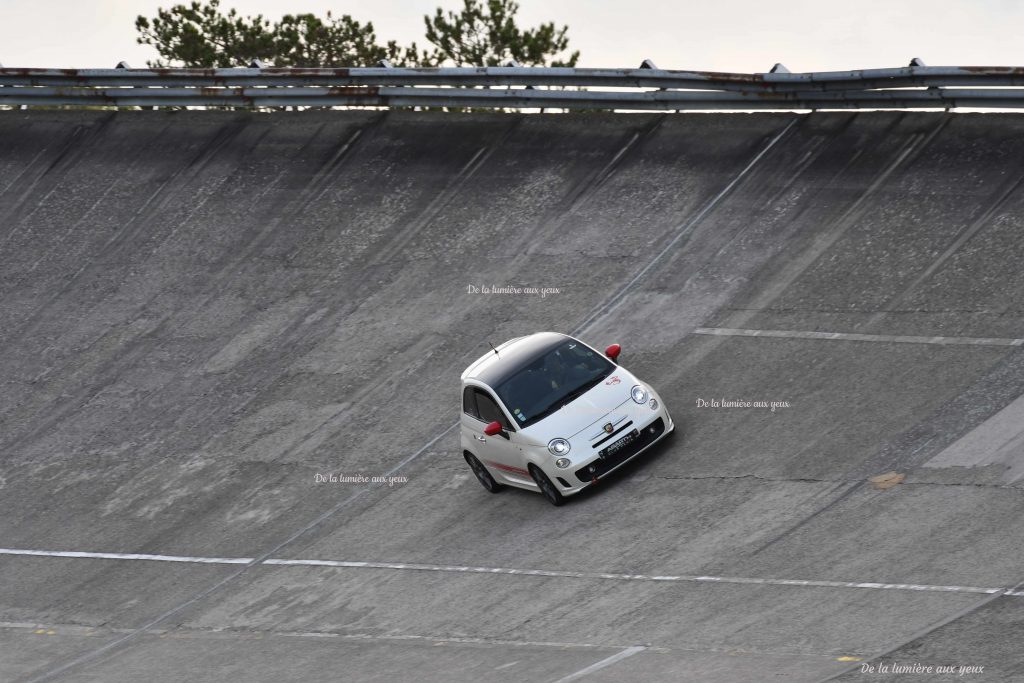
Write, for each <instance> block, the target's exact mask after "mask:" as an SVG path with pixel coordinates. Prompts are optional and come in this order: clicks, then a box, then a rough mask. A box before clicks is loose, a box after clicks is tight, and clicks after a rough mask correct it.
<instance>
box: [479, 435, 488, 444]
mask: <svg viewBox="0 0 1024 683" xmlns="http://www.w3.org/2000/svg"><path fill="white" fill-rule="evenodd" d="M476 440H477V441H480V442H481V443H487V439H485V438H484V437H482V436H478V437H476Z"/></svg>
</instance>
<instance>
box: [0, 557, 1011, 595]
mask: <svg viewBox="0 0 1024 683" xmlns="http://www.w3.org/2000/svg"><path fill="white" fill-rule="evenodd" d="M0 555H14V556H33V557H58V558H69V559H90V560H142V561H149V562H185V563H195V564H249V563H251V562H253V558H251V557H189V556H182V555H142V554H137V553H99V552H81V551H65V550H22V549H17V548H0ZM256 564H257V565H271V566H278V567H330V568H339V569H390V570H394V571H425V572H442V573H455V574H501V575H505V576H541V577H545V578H564V579H599V580H605V581H650V582H662V583H666V582H667V583H722V584H731V585H753V586H792V587H797V588H857V589H867V590H899V591H917V592H926V593H976V594H985V595H995V594H999V593H1001V594H1003V595H1007V596H1010V597H1024V591H1014V590H1012V589H1010V588H991V587H981V586H956V585H954V586H939V585H932V584H917V583H880V582H875V581H862V582H857V581H819V580H810V579H761V578H751V577H742V576H696V575H686V574H617V573H607V572H574V571H567V570H557V569H555V570H552V569H517V568H513V567H476V566H471V565H444V564H421V563H408V562H357V561H351V560H303V559H277V558H267V559H264V560H261V561H259V562H257V563H256Z"/></svg>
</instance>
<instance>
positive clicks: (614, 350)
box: [604, 344, 622, 360]
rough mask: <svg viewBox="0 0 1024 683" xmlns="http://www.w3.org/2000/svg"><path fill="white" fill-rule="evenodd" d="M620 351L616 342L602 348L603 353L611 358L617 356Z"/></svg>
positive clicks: (620, 348) (613, 358)
mask: <svg viewBox="0 0 1024 683" xmlns="http://www.w3.org/2000/svg"><path fill="white" fill-rule="evenodd" d="M620 353H622V347H621V346H619V345H618V344H612V345H611V346H609V347H608V348H607V349H605V350H604V355H606V356H608V357H609V358H611V359H612V360H615V359H616V358H618V357H619V354H620Z"/></svg>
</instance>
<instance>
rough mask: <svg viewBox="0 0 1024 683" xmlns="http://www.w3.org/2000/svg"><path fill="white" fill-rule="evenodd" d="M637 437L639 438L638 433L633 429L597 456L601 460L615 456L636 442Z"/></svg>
mask: <svg viewBox="0 0 1024 683" xmlns="http://www.w3.org/2000/svg"><path fill="white" fill-rule="evenodd" d="M638 436H640V432H638V431H637V430H635V429H634V430H633V431H631V432H630V433H629V434H626V435H625V436H624V437H622V438H621V439H619V440H618V441H616V442H615V443H613V444H612V445H611V446H608V448H606V449H604V450H603V451H601V452H600V453H599V454H598V455H600V456H601V457H602V458H607V457H608V456H610V455H615V454H616V453H618V452H619V451H621V450H622V449H623V448H625V447H626V446H628V445H629V444H631V443H633V442H634V441H636V439H637V437H638Z"/></svg>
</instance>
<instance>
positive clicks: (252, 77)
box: [0, 60, 1024, 111]
mask: <svg viewBox="0 0 1024 683" xmlns="http://www.w3.org/2000/svg"><path fill="white" fill-rule="evenodd" d="M0 105H9V106H66V105H72V106H73V105H88V106H97V105H99V106H118V107H129V106H132V107H134V106H143V107H171V106H173V107H219V106H230V107H253V108H256V107H271V108H272V107H306V106H312V107H419V106H422V107H474V108H495V109H530V108H542V109H612V110H616V109H619V110H660V111H673V110H730V109H732V110H751V109H774V110H794V109H796V110H801V109H807V110H817V109H920V108H935V109H953V108H957V107H970V108H997V109H1009V108H1024V67H995V66H986V67H966V66H963V67H944V66H943V67H929V66H923V65H922V64H921V62H920V60H914V61H913V62H911V66H907V67H902V68H894V69H866V70H859V71H829V72H813V73H789V72H788V71H786V70H785V68H784V67H781V66H780V65H776V67H775V68H774V69H773V70H772V71H771V72H769V73H753V74H743V73H721V72H705V71H669V70H663V69H657V68H654V67H653V65H651V64H650V62H645V63H644V66H643V67H641V68H638V69H580V68H539V67H519V66H503V67H458V68H394V67H390V66H379V67H368V68H344V69H341V68H338V69H335V68H317V69H306V68H298V69H292V68H275V67H250V68H226V69H170V68H168V69H131V68H121V67H120V66H119V68H116V69H31V68H0Z"/></svg>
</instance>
